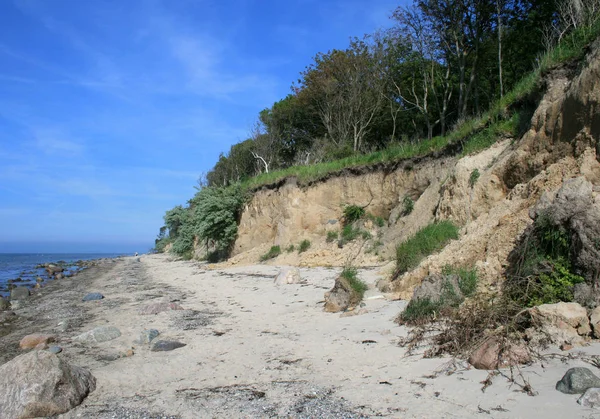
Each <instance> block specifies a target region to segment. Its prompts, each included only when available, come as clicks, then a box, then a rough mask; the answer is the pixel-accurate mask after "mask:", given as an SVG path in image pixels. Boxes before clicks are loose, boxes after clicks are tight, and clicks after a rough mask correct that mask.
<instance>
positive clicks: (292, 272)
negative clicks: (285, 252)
mask: <svg viewBox="0 0 600 419" xmlns="http://www.w3.org/2000/svg"><path fill="white" fill-rule="evenodd" d="M302 282H303V281H302V277H300V271H299V270H298V268H285V269H282V270H281V271H280V272H279V275H277V278H275V285H285V284H302Z"/></svg>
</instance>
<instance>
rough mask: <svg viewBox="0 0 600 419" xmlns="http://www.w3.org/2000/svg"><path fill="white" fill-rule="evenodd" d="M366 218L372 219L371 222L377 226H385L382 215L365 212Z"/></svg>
mask: <svg viewBox="0 0 600 419" xmlns="http://www.w3.org/2000/svg"><path fill="white" fill-rule="evenodd" d="M367 218H368V219H369V220H371V221H373V224H375V225H376V226H377V227H379V228H381V227H383V226H385V219H384V218H383V217H379V216H377V215H373V214H371V213H368V214H367Z"/></svg>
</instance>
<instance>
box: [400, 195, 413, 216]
mask: <svg viewBox="0 0 600 419" xmlns="http://www.w3.org/2000/svg"><path fill="white" fill-rule="evenodd" d="M402 207H403V209H402V215H403V216H406V215H408V214H410V213H411V212H413V209H415V201H413V199H412V198H411V197H410V196H408V195H405V196H404V199H403V200H402Z"/></svg>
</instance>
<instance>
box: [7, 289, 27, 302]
mask: <svg viewBox="0 0 600 419" xmlns="http://www.w3.org/2000/svg"><path fill="white" fill-rule="evenodd" d="M30 295H31V293H30V292H29V288H27V287H15V288H13V289H12V290H11V291H10V300H11V301H15V300H24V299H26V298H28V297H29V296H30Z"/></svg>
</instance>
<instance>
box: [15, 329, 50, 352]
mask: <svg viewBox="0 0 600 419" xmlns="http://www.w3.org/2000/svg"><path fill="white" fill-rule="evenodd" d="M55 340H56V337H55V336H54V335H47V334H43V333H33V334H31V335H27V336H25V337H24V338H23V339H21V341H20V342H19V347H20V348H21V349H33V348H37V347H38V346H39V345H48V343H51V342H54V341H55ZM38 349H39V348H38Z"/></svg>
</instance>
